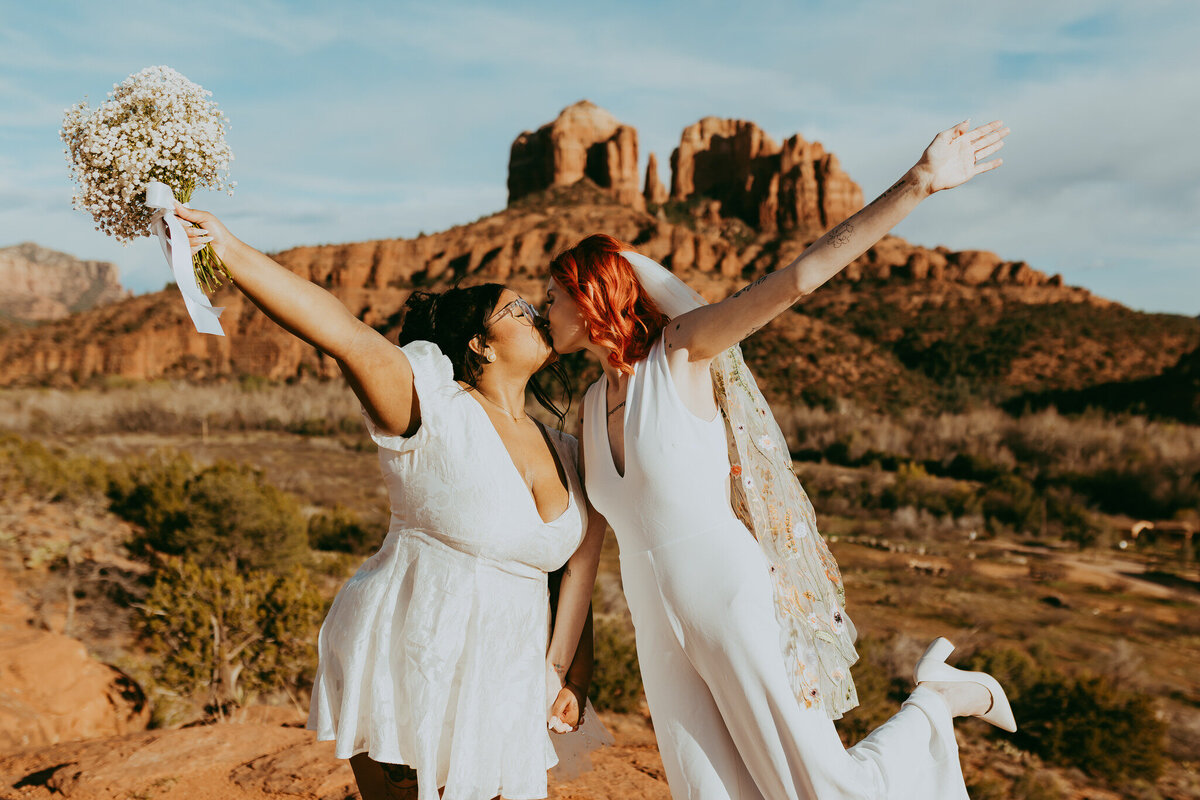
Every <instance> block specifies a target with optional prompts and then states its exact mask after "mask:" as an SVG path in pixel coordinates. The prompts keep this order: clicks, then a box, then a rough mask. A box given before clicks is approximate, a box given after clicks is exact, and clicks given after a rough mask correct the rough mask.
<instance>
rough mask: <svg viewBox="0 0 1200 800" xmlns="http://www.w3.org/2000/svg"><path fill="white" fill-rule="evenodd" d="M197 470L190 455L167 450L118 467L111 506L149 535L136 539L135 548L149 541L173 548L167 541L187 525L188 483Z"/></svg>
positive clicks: (118, 513) (115, 472) (115, 470)
mask: <svg viewBox="0 0 1200 800" xmlns="http://www.w3.org/2000/svg"><path fill="white" fill-rule="evenodd" d="M196 472H197V468H196V465H195V463H194V462H193V461H192V459H191V458H189V457H188V456H187V455H185V454H183V453H174V452H163V451H159V452H156V453H153V454H151V455H150V456H147V457H145V458H138V459H131V460H129V461H126V462H124V463H122V464H119V465H117V466H116V467H114V469H113V476H112V480H111V482H110V484H109V487H108V499H109V509H110V510H111V511H112V512H113V513H114V514H116V515H117V516H119V517H122V518H123V519H126V520H128V521H130V522H132V523H134V524H135V525H140V526H141V527H142V528H143V529H145V535H144V536H142V537H139V538H138V539H137V540H136V541H135V542H134V543H133V547H134V549H135V550H141V549H144V546H146V545H149V546H151V547H155V548H156V549H159V550H162V551H163V552H172V551H170V550H168V549H167V544H166V543H167V542H169V541H170V540H171V539H172V538H173V535H174V533H175V532H176V531H178V530H180V529H181V528H183V527H184V526H185V525H186V522H187V510H188V506H189V501H188V494H187V485H188V481H190V480H191V479H192V478H193V477H194V476H195V475H196Z"/></svg>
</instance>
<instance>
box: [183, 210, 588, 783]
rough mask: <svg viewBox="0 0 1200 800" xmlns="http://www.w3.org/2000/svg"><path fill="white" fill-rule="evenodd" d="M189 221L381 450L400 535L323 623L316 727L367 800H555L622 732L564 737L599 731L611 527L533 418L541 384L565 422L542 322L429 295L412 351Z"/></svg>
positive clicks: (565, 450)
mask: <svg viewBox="0 0 1200 800" xmlns="http://www.w3.org/2000/svg"><path fill="white" fill-rule="evenodd" d="M176 214H177V215H178V216H179V217H182V218H183V219H185V220H187V221H189V222H190V223H193V225H194V227H192V228H191V229H190V230H189V238H190V240H191V243H192V246H193V247H194V248H198V247H201V246H203V245H204V244H209V243H211V244H212V246H213V248H214V249H215V250H216V252H217V254H218V255H219V256H220V257H221V259H222V260H223V261H224V262H225V265H226V266H227V267H228V270H229V273H230V275H231V276H232V277H233V280H234V283H235V284H236V285H237V287H238V288H239V289H240V290H241V291H242V292H243V293H244V294H245V295H246V296H247V297H248V298H249V299H250V300H251V301H252V302H254V304H255V305H257V306H258V307H259V308H261V309H262V310H263V311H264V312H265V313H266V314H267V315H268V316H270V317H271V318H272V319H273V320H275V321H276V322H277V323H279V325H281V326H282V327H283V328H284V329H286V330H288V331H290V332H291V333H293V334H295V335H296V336H298V337H300V338H301V339H303V340H304V341H306V342H308V343H309V344H311V345H313V346H314V347H317V348H319V349H320V350H321V351H323V352H325V353H327V354H329V355H331V356H332V357H333V358H334V359H336V361H337V363H338V365H339V366H340V367H341V370H342V374H343V375H344V376H345V378H346V381H347V383H349V385H350V387H351V388H352V389H353V390H354V393H355V394H356V395H357V396H358V399H359V400H360V401H361V403H362V408H363V417H364V420H365V423H366V426H367V429H368V431H369V432H370V435H371V438H372V439H373V440H374V441H375V443H376V444H377V445H378V446H379V463H380V467H381V468H382V470H383V475H384V480H385V482H386V484H387V487H388V493H389V497H390V501H391V511H392V516H391V524H390V527H389V530H388V533H387V536H386V538H385V539H384V540H383V543H382V546H381V547H380V549H379V551H378V552H377V553H375V554H374V555H373V556H371V557H370V558H369V559H368V560H367V561H366V563H364V564H363V565H362V567H360V568H359V570H358V571H357V572H356V573H355V575H354V576H353V577H352V578H350V580H348V581H347V582H346V584H345V585H344V586H343V587H342V588H341V590H340V591H339V592H338V594H337V597H336V598H335V599H334V601H333V606H332V607H331V608H330V610H329V614H328V616H327V617H326V619H325V622H324V624H323V625H322V627H321V634H320V639H319V645H318V651H319V658H320V662H319V666H318V669H317V675H316V679H315V682H314V685H313V695H312V701H311V704H310V708H309V719H308V727H309V728H311V729H313V730H315V731H316V732H317V738H318V739H320V740H333V741H334V742H335V744H336V753H337V755H338V757H339V758H349V759H350V764H351V766H352V767H353V769H354V776H355V779H356V781H357V782H358V786H359V790H360V792H361V793H362V795H363V797H364V798H365V800H375V798H389V797H390V798H418V800H436V799H437V798H438V797H439V789H441V790H442V796H443V797H444V798H445V800H486V798H492V797H497V796H503V797H506V798H513V799H514V800H516V799H518V798H521V799H524V798H542V797H546V796H547V777H546V771H547V769H548V768H550V767H552V766H554V765H555V764H556V763H557V762H558V761H559V756H558V755H557V754H556V750H555V747H556V746H559V745H560V744H561V745H563V747H562V749H563V751H564V757H563V760H564V761H569V760H574V759H577V758H581V757H582V755H581V753H582V751H584V750H586V749H588V748H589V747H590V746H593V745H595V744H597V743H598V742H599V741H601V740H603V739H604V737H605V736H606V733H605V732H604V731H603V728H602V727H601V726H599V723H598V722H596V721H595V715H591V716H590V717H589V719H588V722H587V723H583V724H584V727H583V730H582V731H580V732H579V733H574V734H568V735H567V736H564V737H554V739H553V740H552V739H551V737H550V735H549V733H548V729H549V728H552V729H554V730H555V731H556V732H559V733H562V732H565V731H570V730H577V729H579V727H580V725H581V722H582V719H581V718H582V716H583V715H582V712H583V710H584V708H585V706H586V702H587V701H586V691H587V683H588V681H589V680H590V672H591V636H590V624H589V623H590V601H591V591H592V585H593V582H594V580H595V575H596V567H597V563H598V560H599V553H600V546H601V544H602V542H603V538H604V523H603V520H602V519H600V518H599V517H598V516H596V515H594V514H591V513H590V511H591V509H590V506H589V505H588V502H587V498H586V496H585V495H584V493H583V487H582V485H581V482H580V480H579V477H578V474H577V472H576V463H577V443H576V440H575V439H574V437H572V436H569V435H567V434H565V433H562V432H561V431H560V430H557V429H555V428H549V427H546V426H544V425H542V424H540V423H538V422H537V421H535V420H534V419H533V418H532V417H530V416H528V415H527V414H526V413H525V392H526V388H527V387H530V388H531V389H532V391H533V394H534V396H535V397H536V398H537V400H538V401H539V402H540V403H541V404H542V405H543V406H545V407H546V408H547V409H549V410H550V411H551V413H553V414H554V415H555V416H556V417H557V418H558V419H559V421H560V425H561V420H562V412H561V411H559V410H558V409H557V408H556V407H555V406H554V405H553V403H551V402H550V400H549V398H548V396H547V394H546V393H545V392H544V391H543V390H542V388H541V387H540V386H538V384H537V382H536V381H533V380H532V378H533V376H534V375H535V374H537V373H538V372H540V371H542V370H543V369H545V368H546V367H547V366H548V365H551V364H552V363H553V362H554V360H555V356H554V353H553V351H552V349H551V347H550V344H549V341H548V336H547V333H546V329H545V326H544V324H541V323H540V322H539V320H538V317H537V313H536V311H535V310H534V309H533V308H532V307H531V306H530V305H529V304H528V303H527V302H525V300H523V299H522V298H520V297H519V296H517V294H516V293H515V292H513V291H511V290H509V289H506V288H505V287H503V286H501V285H499V284H483V285H480V286H472V287H469V288H456V289H451V290H449V291H446V292H444V293H442V294H429V293H420V292H418V293H414V294H413V295H412V296H411V297H410V298H409V299H408V301H407V302H406V304H405V307H404V317H403V321H402V328H401V331H400V335H399V342H400V345H401V346H399V347H397V346H395V345H393V344H391V343H390V342H388V341H387V339H385V338H384V337H383V336H382V335H381V334H379V333H378V332H377V331H375V330H374V329H373V328H371V327H370V326H368V325H366V324H365V323H363V322H362V321H360V320H359V319H357V318H356V317H355V316H354V315H353V314H351V313H350V312H349V311H348V310H347V309H346V308H345V306H343V305H342V304H341V303H340V302H339V301H338V300H337V298H336V297H334V296H333V295H332V294H330V293H329V292H326V291H325V290H324V289H321V288H320V287H318V286H316V285H314V284H312V283H310V282H309V281H306V280H304V279H303V278H301V277H299V276H297V275H295V274H293V273H292V272H290V271H288V270H287V269H284V268H283V267H281V266H280V265H278V264H276V263H275V262H274V261H272V260H271V259H270V258H268V257H267V256H265V255H263V254H262V253H260V252H258V251H257V250H255V249H253V248H251V247H250V246H248V245H246V244H245V243H243V242H241V241H239V240H238V239H237V238H235V237H234V236H232V235H231V234H230V233H229V232H228V231H227V230H226V229H225V227H224V225H222V224H221V222H220V221H219V220H218V219H217V218H216V217H214V216H213V215H212V214H209V213H207V212H204V211H196V210H193V209H187V208H183V207H181V206H180V207H177V208H176ZM560 374H561V373H560ZM563 377H564V379H565V376H563ZM564 564H565V568H563V567H564ZM560 568H563V570H562V577H561V585H560V586H559V587H558V592H557V595H558V597H557V608H556V613H555V614H554V625H553V632H552V634H551V630H550V617H551V614H550V611H551V609H550V603H549V585H548V573H551V572H554V571H555V570H558V569H560ZM581 636H582V638H583V641H582V643H581ZM571 739H575V740H576V741H564V740H571ZM580 739H583V741H582V742H581V741H579V740H580ZM568 752H569V753H570V755H569V756H568V755H566V753H568ZM576 766H577V765H576Z"/></svg>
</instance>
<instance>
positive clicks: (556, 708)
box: [548, 686, 581, 733]
mask: <svg viewBox="0 0 1200 800" xmlns="http://www.w3.org/2000/svg"><path fill="white" fill-rule="evenodd" d="M580 721H581V720H580V719H579V698H578V697H577V696H576V695H575V691H574V690H573V689H572V688H571V687H570V686H564V687H563V688H561V689H559V690H558V697H556V698H555V699H554V705H552V706H551V707H550V721H549V723H548V727H549V728H550V730H551V732H553V733H570V732H571V731H575V730H579V723H580Z"/></svg>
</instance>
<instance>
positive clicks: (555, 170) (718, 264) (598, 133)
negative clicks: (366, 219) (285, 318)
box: [0, 101, 1108, 385]
mask: <svg viewBox="0 0 1200 800" xmlns="http://www.w3.org/2000/svg"><path fill="white" fill-rule="evenodd" d="M637 162H638V155H637V132H636V130H634V128H632V127H630V126H628V125H623V124H621V123H619V122H618V121H617V120H616V119H615V118H614V117H613V116H612V115H611V114H610V113H609V112H607V111H605V110H604V109H601V108H599V107H597V106H595V105H593V104H592V103H590V102H587V101H581V102H579V103H576V104H575V105H572V106H570V107H569V108H567V109H565V110H563V112H562V113H561V114H560V115H559V116H558V118H557V119H556V120H554V121H553V122H551V123H549V124H547V125H544V126H542V127H541V128H539V129H538V130H537V131H536V132H533V133H529V132H526V133H522V134H521V135H520V136H518V137H517V139H516V141H515V142H514V143H513V148H512V156H511V160H510V164H509V178H508V187H509V194H510V202H509V205H508V207H507V208H505V209H503V210H501V211H499V212H497V213H495V214H492V215H491V216H488V217H484V218H482V219H480V220H478V221H476V222H473V223H470V224H467V225H460V226H456V227H453V228H450V229H449V230H446V231H442V232H440V233H435V234H432V235H422V236H418V237H416V238H413V239H383V240H377V241H368V242H356V243H351V244H337V245H323V246H315V247H296V248H293V249H290V250H285V251H283V252H280V253H276V254H275V258H276V259H277V260H278V261H279V262H280V263H281V264H283V265H285V266H286V267H288V268H289V269H291V270H293V271H294V272H296V273H297V274H299V275H302V276H304V277H305V278H308V279H310V280H313V281H315V282H317V283H318V284H320V285H322V286H325V287H327V288H328V289H330V290H331V291H332V292H333V293H334V294H336V295H337V296H338V297H339V298H340V299H341V300H342V301H343V302H344V303H345V304H346V305H347V306H348V307H349V308H350V310H351V311H352V312H353V313H355V314H356V315H358V316H359V317H360V318H362V319H363V320H364V321H366V322H367V323H368V324H371V325H374V326H377V327H379V328H381V329H383V330H390V329H391V328H392V327H393V326H394V324H395V322H396V320H395V314H396V311H397V310H398V309H399V308H400V306H401V304H402V303H403V301H404V299H405V298H406V297H407V296H408V294H409V293H410V292H411V291H412V290H413V289H414V288H427V287H429V288H436V287H442V286H446V285H448V284H449V283H451V282H453V281H456V280H459V279H464V280H465V281H467V282H482V281H499V282H504V283H506V284H508V285H509V286H511V287H512V288H513V289H515V290H517V291H518V292H521V293H522V294H523V295H525V296H526V297H528V298H529V299H531V300H533V301H539V300H540V299H541V298H542V297H544V292H545V267H546V264H547V262H548V261H549V259H550V258H552V257H553V256H554V255H555V254H556V253H557V252H558V251H560V250H562V249H563V248H566V247H568V246H570V245H571V244H573V243H574V242H576V241H578V240H579V239H580V238H582V237H583V236H586V235H588V234H590V233H594V232H597V231H604V232H607V233H611V234H613V235H614V236H617V237H618V238H621V239H623V240H625V241H629V242H631V243H633V244H634V245H636V246H637V247H638V248H639V249H640V250H641V251H642V252H644V253H646V254H647V255H649V256H651V257H653V258H655V259H658V260H659V261H661V262H662V263H664V264H666V265H667V266H668V267H670V268H671V269H672V270H674V271H675V272H677V273H678V274H680V275H681V277H683V278H684V279H685V280H687V281H689V282H690V283H692V284H693V285H694V286H695V287H696V288H697V289H698V290H699V291H700V292H701V293H702V294H704V295H705V296H706V297H708V298H709V299H719V298H721V297H725V296H727V295H728V294H729V293H730V292H731V291H733V290H735V289H736V288H738V287H739V286H740V285H743V284H744V283H746V282H747V281H748V280H751V279H753V277H754V276H756V275H759V274H763V273H764V272H767V271H770V270H773V269H776V268H778V267H780V266H782V265H784V264H786V263H788V262H789V261H790V260H791V259H792V258H794V257H795V256H796V255H798V254H799V253H800V252H802V251H803V249H804V247H806V246H807V244H809V243H810V242H811V241H813V240H814V239H815V238H817V236H819V235H820V233H821V232H823V231H824V230H825V229H827V228H828V227H829V226H830V225H831V224H833V223H834V222H836V221H838V220H839V219H840V218H841V217H844V216H845V215H847V214H849V213H852V212H853V211H854V210H856V209H857V208H858V207H859V206H861V204H862V191H861V189H860V188H859V187H858V185H857V184H855V183H854V182H853V181H852V180H851V179H850V178H849V177H848V176H847V175H846V174H845V172H844V171H842V169H841V167H840V166H839V165H838V162H837V159H836V157H834V156H833V155H832V154H829V153H826V152H825V150H824V148H823V147H822V146H821V145H820V144H818V143H809V142H805V141H804V140H803V139H801V138H800V137H799V136H793V137H790V138H788V139H787V140H786V141H785V142H784V143H783V145H777V144H776V143H775V142H773V141H772V140H771V138H770V137H768V136H767V135H766V134H765V133H763V132H762V131H761V130H760V129H759V128H758V127H757V126H755V125H754V124H753V123H751V122H745V121H741V120H720V119H716V118H712V117H709V118H705V119H703V120H700V121H699V122H697V123H696V124H695V125H691V126H689V127H688V128H687V129H685V130H684V132H683V136H682V138H681V141H680V145H679V147H678V148H677V149H676V150H675V152H674V153H673V154H672V156H671V168H672V176H671V189H670V192H669V193H667V192H666V190H665V187H664V186H662V184H661V183H659V181H658V178H657V159H655V160H653V161H652V162H651V164H650V165H649V166H650V167H651V169H648V170H647V182H646V185H645V187H644V188H643V190H642V191H638V180H637V174H636V166H637ZM664 195H667V199H666V200H664ZM651 211H653V213H651ZM238 233H239V234H241V235H242V236H243V237H245V238H247V239H248V240H249V241H251V242H253V231H238ZM883 282H886V283H888V285H889V286H892V285H894V286H896V287H897V288H898V289H899V288H902V287H910V292H909V293H910V294H911V293H912V290H911V287H914V286H915V287H918V289H917V291H919V292H920V293H921V294H922V295H923V296H924V297H927V298H928V297H933V298H935V300H936V298H938V297H941V296H949V295H953V294H954V293H955V292H961V291H962V290H963V289H964V288H965V289H969V290H971V291H978V292H981V293H983V294H986V295H988V296H990V297H991V298H992V300H993V302H994V303H999V302H1001V300H1004V301H1012V302H1026V303H1051V302H1070V303H1093V304H1097V305H1101V304H1103V305H1107V304H1108V301H1105V300H1101V299H1100V298H1096V297H1093V296H1092V295H1090V294H1089V293H1088V292H1087V291H1086V290H1083V289H1078V288H1073V287H1066V286H1063V285H1062V281H1061V278H1060V277H1059V276H1053V277H1049V276H1047V275H1045V274H1043V273H1041V272H1039V271H1037V270H1035V269H1033V268H1032V267H1030V266H1029V265H1028V264H1026V263H1025V262H1023V261H1015V262H1014V261H1005V260H1003V259H1001V258H999V257H998V256H996V255H995V254H993V253H989V252H985V251H977V250H970V251H959V252H952V251H950V250H948V249H946V248H943V247H937V248H932V249H930V248H926V247H920V246H916V245H912V244H909V243H908V242H905V241H904V240H902V239H899V238H896V237H887V238H885V239H884V240H883V241H881V242H880V243H879V244H877V245H876V246H875V247H873V248H871V249H870V250H869V251H868V252H867V253H865V254H864V255H863V256H862V257H860V258H859V259H858V260H857V261H855V262H854V263H853V264H851V265H850V266H849V267H848V268H847V269H846V270H845V271H844V272H843V273H842V275H841V276H839V277H838V278H837V279H835V281H834V282H833V283H832V284H831V286H830V287H829V288H824V289H822V292H821V293H822V295H823V296H824V297H825V298H826V299H830V298H833V297H835V296H836V292H837V291H838V290H837V288H836V287H838V286H841V287H842V288H843V290H848V289H850V288H852V287H855V286H857V285H860V284H862V285H878V284H881V283H883ZM997 298H999V299H997ZM214 303H215V304H216V305H222V306H225V307H226V310H225V315H224V316H223V317H222V324H223V325H224V327H225V331H226V333H227V334H228V335H227V336H225V337H213V336H203V335H200V334H197V333H195V332H194V330H193V329H192V328H191V325H190V324H189V322H188V320H187V318H186V316H185V314H184V309H183V304H182V302H181V301H180V299H179V296H178V293H177V292H175V291H174V290H173V289H172V290H164V291H161V292H156V293H152V294H147V295H142V296H139V297H133V298H129V299H125V300H122V301H120V302H117V303H113V304H110V305H107V306H104V307H102V308H96V309H92V310H89V311H83V312H80V313H76V314H73V315H72V316H71V317H70V318H69V319H64V320H60V321H52V322H47V323H44V324H42V325H38V326H36V327H32V328H20V327H12V328H10V329H9V330H7V331H5V332H4V333H3V334H2V335H0V385H17V384H44V383H53V384H60V385H73V384H77V383H79V382H83V381H87V380H89V379H92V378H95V377H98V376H109V375H113V376H122V377H126V378H132V379H153V378H158V377H179V378H193V379H200V378H207V377H213V376H222V375H235V376H236V375H244V374H252V375H260V376H265V377H268V378H272V379H287V378H293V377H302V376H305V375H321V376H329V375H333V374H336V365H335V364H334V363H333V361H332V359H330V358H328V357H326V356H324V355H323V354H321V353H319V352H317V351H315V350H314V349H313V348H311V347H308V346H307V345H304V344H302V343H301V342H299V341H297V340H296V339H294V338H293V337H291V336H290V335H288V334H286V333H284V332H283V331H282V330H280V329H279V328H277V327H276V326H275V325H274V323H272V322H271V321H270V320H268V319H267V318H266V317H265V316H264V315H263V314H262V313H261V312H259V311H258V310H257V309H256V308H254V307H253V306H252V305H251V304H250V303H248V302H246V301H245V300H244V299H243V298H242V297H241V295H240V294H239V293H237V292H236V291H233V290H222V291H220V292H218V294H217V296H216V297H215V298H214Z"/></svg>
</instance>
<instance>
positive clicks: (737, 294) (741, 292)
mask: <svg viewBox="0 0 1200 800" xmlns="http://www.w3.org/2000/svg"><path fill="white" fill-rule="evenodd" d="M766 279H767V276H766V275H763V276H762V277H761V278H759V279H758V280H756V281H755V282H754V283H752V284H750V285H749V286H743V287H742V288H741V289H738V290H737V291H736V292H734V294H733V297H741V296H742V295H744V294H745V293H746V292H748V291H750V290H751V289H753V288H754V287H755V286H758V285H759V284H760V283H762V282H763V281H765V280H766ZM730 299H733V298H730Z"/></svg>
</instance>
